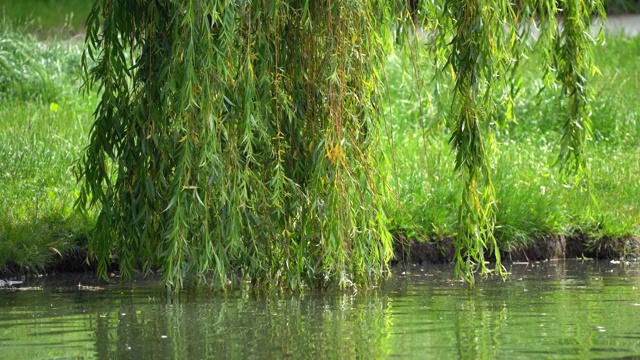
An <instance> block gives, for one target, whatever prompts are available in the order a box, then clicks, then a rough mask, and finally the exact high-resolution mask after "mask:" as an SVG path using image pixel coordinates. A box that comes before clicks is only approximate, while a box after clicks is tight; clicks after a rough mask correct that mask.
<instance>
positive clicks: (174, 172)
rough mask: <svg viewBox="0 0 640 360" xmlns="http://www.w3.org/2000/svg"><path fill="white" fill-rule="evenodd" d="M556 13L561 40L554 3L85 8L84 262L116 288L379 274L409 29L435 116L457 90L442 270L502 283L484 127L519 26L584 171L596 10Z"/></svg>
mask: <svg viewBox="0 0 640 360" xmlns="http://www.w3.org/2000/svg"><path fill="white" fill-rule="evenodd" d="M561 5H562V8H563V9H564V17H565V18H564V26H563V27H562V32H561V33H560V32H558V31H557V29H558V28H559V27H558V26H557V21H556V20H555V15H556V12H557V9H556V7H555V6H556V5H555V0H522V1H520V2H519V3H518V4H515V5H514V4H511V3H510V2H509V1H507V0H492V1H480V0H471V1H462V0H447V1H414V0H411V1H407V0H395V1H383V0H371V1H363V0H321V1H311V0H286V1H285V0H256V1H242V0H184V1H172V0H153V1H151V0H148V1H144V0H95V1H94V7H93V10H92V12H91V14H90V16H89V18H88V20H87V35H86V51H85V53H84V56H83V66H84V69H85V84H86V88H87V89H89V90H91V89H95V87H97V91H98V93H99V95H100V101H99V103H98V106H97V108H96V111H95V122H94V125H93V127H92V129H91V132H90V145H89V146H88V147H87V149H86V151H85V152H84V155H83V157H82V158H81V159H80V160H79V162H78V166H77V174H78V176H79V178H80V180H81V181H82V190H81V193H80V197H79V199H78V206H80V207H82V208H88V207H95V208H96V209H97V210H98V211H99V216H98V221H97V225H96V233H95V236H94V237H92V239H91V241H90V251H91V254H92V255H93V256H94V257H95V258H96V259H97V262H98V268H99V271H100V273H101V274H103V275H105V274H106V272H107V269H108V268H109V267H110V266H111V265H112V262H114V261H117V262H118V263H119V266H120V270H121V272H122V274H123V275H124V277H130V276H131V275H132V274H133V273H134V272H136V271H138V270H146V271H149V270H152V269H161V270H162V272H163V276H164V281H165V282H166V284H167V286H169V287H171V288H181V287H183V286H185V285H186V282H187V281H195V282H211V283H213V284H215V285H216V286H225V285H226V284H228V283H229V282H230V281H233V280H239V279H242V280H245V281H250V282H252V283H260V284H266V285H271V286H286V287H289V288H292V289H299V288H301V287H302V286H305V285H306V284H312V285H318V286H322V285H326V284H330V283H337V284H339V285H341V286H350V285H352V284H355V283H359V284H366V283H368V282H370V281H375V280H376V279H379V278H381V277H383V276H384V274H385V272H386V270H387V263H388V261H389V259H390V258H391V255H392V253H391V251H392V244H391V237H390V234H389V232H388V230H387V218H386V215H385V213H384V208H383V203H384V201H383V200H384V198H385V197H386V196H387V194H386V184H385V179H386V177H387V175H388V171H389V169H388V168H387V167H386V165H385V164H387V161H386V154H380V153H379V152H377V151H376V149H377V147H378V145H379V144H380V141H381V136H380V128H382V127H383V125H386V126H388V125H389V124H383V123H382V122H383V121H384V116H383V114H384V109H383V108H382V107H383V105H384V103H385V102H384V100H383V94H384V88H383V86H382V85H381V84H384V83H385V81H384V65H385V63H386V61H387V56H388V54H389V53H391V52H392V51H393V50H394V49H393V44H394V42H395V44H397V46H413V47H412V48H410V52H411V53H412V56H411V60H412V61H416V62H417V61H418V59H423V58H424V57H423V56H422V55H424V54H418V53H417V51H418V48H419V46H417V42H416V41H405V40H407V39H408V38H409V37H412V36H414V37H415V36H417V33H418V32H419V31H420V29H417V28H416V27H415V26H414V24H421V28H422V31H423V32H424V34H423V35H425V36H426V38H428V39H429V40H427V41H426V46H424V48H425V49H426V51H427V54H428V55H430V56H432V57H433V60H434V61H435V63H436V65H435V69H436V71H435V75H436V76H435V77H434V78H433V81H434V82H435V83H436V86H435V89H436V93H435V94H434V98H435V99H436V100H435V103H436V104H440V103H441V102H442V99H441V98H440V95H441V94H439V93H437V92H438V91H440V89H446V88H448V87H446V86H445V87H441V86H440V85H444V84H445V83H446V82H447V81H450V80H449V79H451V81H452V83H453V86H452V89H453V96H452V99H453V100H452V103H451V117H452V119H453V120H452V121H450V122H449V123H451V124H452V135H451V138H450V143H451V146H452V149H453V151H454V152H455V155H456V160H455V161H456V169H457V171H458V173H459V174H460V176H462V178H463V185H464V186H463V188H462V190H461V194H460V195H461V202H460V208H459V215H458V221H459V224H458V226H459V232H458V236H457V239H456V244H455V245H456V264H457V266H456V274H457V275H458V276H462V277H463V278H465V279H466V280H468V281H470V282H473V278H474V277H473V275H474V273H475V272H476V271H479V272H481V273H483V274H486V273H487V272H489V271H490V270H489V269H488V268H487V266H486V261H487V260H489V259H490V258H491V257H493V258H495V260H496V267H495V271H496V272H499V273H502V267H501V265H500V252H499V249H498V244H497V242H496V239H495V237H494V226H495V212H496V195H495V194H496V191H495V189H494V186H493V183H492V181H491V173H492V156H493V153H495V152H496V151H497V148H496V145H495V143H494V142H493V140H492V139H493V130H492V124H493V123H495V120H496V118H497V113H498V110H497V109H498V107H500V106H507V107H509V106H512V105H513V103H514V102H513V99H512V98H510V96H511V95H510V93H512V92H510V91H509V89H511V86H512V83H513V82H512V81H511V80H512V79H511V78H510V77H509V74H512V76H515V75H513V74H515V72H509V71H508V70H509V68H510V67H512V66H513V64H514V62H515V61H516V60H517V59H518V58H519V57H520V56H522V53H523V51H525V50H524V49H526V46H524V44H527V43H528V42H529V41H531V39H530V37H529V35H528V34H527V33H526V32H522V31H521V29H522V26H521V25H522V24H524V23H527V22H530V23H533V22H540V23H541V24H542V28H543V36H541V37H540V40H538V41H539V43H540V44H542V45H544V46H546V47H547V48H553V50H549V51H548V52H547V54H548V55H549V56H548V59H553V61H554V64H555V65H556V66H555V68H556V69H557V74H558V79H559V81H561V82H562V84H564V89H565V94H566V96H567V97H568V98H569V101H568V102H569V111H568V114H569V116H568V117H567V120H566V123H565V134H564V137H563V140H562V144H563V145H562V153H561V155H560V162H561V163H562V164H563V168H567V169H575V168H583V167H584V163H585V162H584V155H583V152H584V145H585V142H586V141H587V139H588V137H589V131H590V130H589V129H590V121H589V113H590V110H589V105H588V104H589V100H590V97H591V96H592V95H591V91H590V89H589V87H588V84H587V81H586V79H587V77H588V75H589V71H592V70H593V67H592V65H591V58H590V55H589V52H588V45H589V41H590V39H589V36H588V29H589V24H590V22H589V21H590V20H588V18H589V15H590V14H591V12H593V11H594V10H599V11H601V5H600V3H599V2H598V1H588V2H587V1H569V0H566V1H561ZM412 11H413V13H411V12H412ZM414 21H415V23H414ZM413 40H415V38H413ZM407 44H409V45H407ZM550 44H554V46H553V47H552V46H550ZM514 59H515V60H514ZM414 66H415V64H414ZM414 69H418V67H417V66H415V67H414ZM449 74H450V75H451V76H448V75H449ZM510 81H511V82H510ZM425 83H426V82H425ZM422 88H423V87H422V86H421V83H419V84H418V89H422ZM444 98H446V97H444ZM496 99H500V100H498V101H496ZM505 104H506V105H505ZM511 112H512V111H507V113H511ZM425 113H427V112H425ZM508 116H511V115H508ZM422 120H423V119H421V121H422ZM425 129H426V128H425ZM425 140H426V139H425Z"/></svg>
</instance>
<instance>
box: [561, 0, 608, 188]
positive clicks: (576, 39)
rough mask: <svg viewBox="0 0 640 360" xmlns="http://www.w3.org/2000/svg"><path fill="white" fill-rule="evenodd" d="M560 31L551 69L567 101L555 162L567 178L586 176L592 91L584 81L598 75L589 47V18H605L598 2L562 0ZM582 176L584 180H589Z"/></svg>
mask: <svg viewBox="0 0 640 360" xmlns="http://www.w3.org/2000/svg"><path fill="white" fill-rule="evenodd" d="M560 7H561V9H562V10H563V11H562V14H563V22H562V29H561V30H559V34H558V35H557V37H556V44H555V45H556V51H555V57H554V65H555V68H556V71H557V75H556V77H557V79H558V81H559V82H560V83H561V84H562V86H563V92H564V94H565V96H566V97H567V98H568V109H567V115H566V119H565V120H564V124H563V134H562V141H561V149H560V155H559V156H558V162H559V164H560V168H561V169H562V171H563V172H564V173H566V174H572V173H578V172H580V173H582V172H585V171H586V172H587V173H588V170H587V166H588V164H587V161H586V157H585V146H586V143H587V141H588V140H589V139H590V138H591V134H592V130H591V106H590V105H589V103H590V101H591V100H592V99H593V90H592V88H591V87H590V86H589V83H588V81H587V79H588V77H589V76H591V75H593V73H595V72H596V71H597V68H596V67H595V66H594V64H593V54H592V51H591V47H592V45H593V43H594V39H593V37H592V35H591V34H592V30H591V24H592V17H593V16H594V14H597V15H599V16H601V17H602V18H605V13H604V7H603V5H602V2H601V1H593V0H586V1H584V0H563V1H560ZM587 173H583V175H584V176H588V175H587Z"/></svg>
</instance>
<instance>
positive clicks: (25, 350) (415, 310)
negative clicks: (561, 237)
mask: <svg viewBox="0 0 640 360" xmlns="http://www.w3.org/2000/svg"><path fill="white" fill-rule="evenodd" d="M400 272H402V271H399V272H398V274H396V275H395V276H394V277H393V278H392V280H390V281H388V282H387V283H385V284H384V285H383V286H382V287H381V288H378V289H373V290H369V291H361V292H359V293H356V294H354V293H349V292H330V293H321V292H308V293H303V294H298V295H292V294H289V295H283V294H256V293H255V292H252V291H236V292H228V293H225V294H210V293H198V294H195V293H194V294H191V293H189V294H187V293H183V294H178V295H176V296H174V297H173V298H167V297H166V295H163V292H162V291H161V290H160V288H158V287H157V286H156V284H154V283H140V284H135V285H126V286H122V285H109V286H105V287H106V289H107V290H106V291H103V292H80V291H78V289H77V286H76V287H75V288H74V287H73V286H66V287H65V286H62V287H61V286H57V285H52V284H50V283H45V284H44V288H45V290H44V291H40V292H31V293H28V292H14V293H8V292H2V293H0V343H1V344H2V358H7V359H36V358H84V359H91V358H99V359H114V358H117V359H214V358H215V359H218V358H229V359H235V358H242V359H245V358H269V359H270V358H287V357H290V358H304V359H308V358H345V359H351V358H366V359H369V358H391V357H399V358H420V359H441V358H447V359H449V358H462V359H489V358H490V359H494V358H505V359H506V358H509V359H511V358H575V359H578V358H594V357H601V358H611V357H625V356H626V357H633V356H638V355H640V345H639V344H640V326H638V325H637V323H638V319H639V318H640V296H639V295H640V290H639V285H640V277H639V276H638V274H639V268H638V264H635V263H633V264H627V265H625V264H610V263H587V264H582V263H576V262H566V263H563V262H561V263H546V264H534V265H529V266H525V265H519V266H515V265H514V266H512V268H511V272H512V274H511V276H510V278H509V279H510V280H508V281H506V282H502V281H485V282H482V283H480V284H479V285H478V286H477V287H475V288H473V289H468V288H466V287H465V285H464V284H460V283H452V282H450V281H449V279H451V275H452V268H450V267H430V268H428V269H420V268H419V267H412V268H410V269H409V270H406V271H404V272H405V273H404V274H401V273H400ZM75 284H77V281H76V282H75Z"/></svg>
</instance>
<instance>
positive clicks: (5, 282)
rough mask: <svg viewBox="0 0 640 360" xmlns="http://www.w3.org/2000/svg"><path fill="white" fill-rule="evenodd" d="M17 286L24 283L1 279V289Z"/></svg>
mask: <svg viewBox="0 0 640 360" xmlns="http://www.w3.org/2000/svg"><path fill="white" fill-rule="evenodd" d="M16 285H22V281H13V280H1V279H0V287H6V286H16Z"/></svg>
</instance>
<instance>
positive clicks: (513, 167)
mask: <svg viewBox="0 0 640 360" xmlns="http://www.w3.org/2000/svg"><path fill="white" fill-rule="evenodd" d="M9 2H11V7H7V4H8V3H9ZM42 2H43V3H46V4H49V6H51V8H50V9H53V7H55V6H61V9H65V8H64V6H68V8H66V9H73V10H72V11H76V13H79V12H81V11H79V10H81V9H86V8H84V7H83V6H84V4H88V3H89V2H84V1H75V2H74V1H66V2H65V1H58V2H55V4H56V5H55V6H54V5H52V4H53V3H54V2H53V1H44V0H43V1H42ZM18 3H20V4H23V2H13V1H11V0H0V7H3V8H4V9H5V16H7V17H9V16H11V18H12V20H11V21H4V22H2V24H1V25H0V69H1V71H0V119H2V126H1V127H0V209H2V211H0V270H1V269H5V270H6V269H7V268H8V267H11V266H12V265H13V266H17V267H18V268H22V269H26V268H29V269H35V270H41V269H43V268H44V267H45V266H46V265H47V264H50V263H51V262H55V261H56V260H57V259H59V258H60V254H64V253H69V252H73V251H76V250H77V249H81V248H83V247H84V246H85V245H86V242H85V240H86V239H84V234H86V233H87V232H88V229H89V228H90V227H91V226H92V224H93V219H91V218H86V217H84V216H83V215H80V214H78V213H76V212H74V210H73V202H74V200H75V197H76V194H77V191H78V186H77V184H76V181H75V178H74V177H73V174H72V166H73V164H74V161H75V160H76V159H77V158H78V157H79V155H80V152H81V150H82V149H83V147H84V146H86V144H87V134H88V129H89V127H90V125H91V123H92V116H91V114H92V112H93V109H94V108H95V104H96V98H95V97H93V96H86V95H81V94H80V93H79V92H78V87H79V85H80V83H79V81H78V77H79V75H80V67H79V59H80V54H81V44H78V43H77V42H68V41H58V40H47V41H40V40H38V38H37V37H36V36H33V35H26V34H33V31H34V28H33V27H26V28H25V27H22V28H16V25H15V21H14V20H15V19H22V17H21V16H27V15H25V14H31V15H29V16H39V17H41V18H42V19H44V18H47V21H49V17H48V16H44V14H48V13H47V12H46V11H45V10H43V8H40V7H34V6H29V7H27V6H23V7H20V6H22V5H20V6H18V5H15V4H18ZM24 3H26V2H24ZM79 4H80V5H79ZM87 6H88V5H87ZM20 9H22V10H20ZM29 9H32V10H29ZM44 9H47V7H46V6H45V7H44ZM27 10H29V11H32V12H28V11H27ZM38 11H41V12H40V15H38V14H37V13H36V12H38ZM60 11H62V12H64V11H67V12H69V11H71V10H60ZM52 12H53V10H52ZM52 16H53V15H52ZM25 18H26V17H25ZM42 19H41V20H40V21H41V22H40V23H39V25H38V29H40V30H38V31H36V35H40V34H41V31H53V30H55V29H59V28H60V27H59V26H58V25H57V24H60V23H61V20H60V19H61V17H59V16H58V20H51V23H48V22H47V23H44V22H43V20H42ZM74 19H76V20H74V21H78V19H77V18H76V17H74ZM32 24H35V23H32ZM77 24H78V23H76V25H73V26H79V25H77ZM30 26H33V25H30ZM52 29H53V30H52ZM76 29H77V27H76ZM40 39H41V37H40ZM638 54H640V37H637V38H625V37H621V36H610V37H609V38H608V40H607V43H606V44H605V45H602V46H599V47H598V48H597V49H596V63H597V64H598V66H599V68H600V70H601V72H602V74H603V75H602V76H595V77H594V79H593V83H594V86H595V89H596V93H597V99H596V101H595V102H594V104H593V121H594V129H595V130H594V136H593V141H591V142H590V144H589V149H588V151H589V157H590V158H591V168H592V176H591V181H592V190H591V193H588V192H587V191H585V189H584V187H583V186H580V184H576V183H575V181H573V180H570V179H569V180H567V179H562V178H560V177H559V176H558V171H557V170H558V169H557V168H556V167H554V166H553V162H554V160H555V158H556V155H557V154H558V142H559V139H560V137H559V134H560V133H559V132H560V128H561V116H560V115H561V114H562V108H561V107H560V105H559V104H561V100H559V98H558V93H559V91H558V90H557V89H553V88H549V89H546V90H545V91H543V92H542V93H541V96H538V92H539V90H540V88H541V87H542V83H541V81H539V80H537V79H538V78H539V76H540V73H539V72H538V71H537V70H532V69H534V68H535V66H533V64H535V56H533V57H532V59H531V60H530V63H528V64H524V65H523V67H522V68H523V69H526V70H525V73H524V75H523V79H524V81H523V84H524V85H523V87H522V90H521V96H520V97H519V98H518V99H517V103H516V107H515V111H516V116H517V119H518V122H517V123H514V122H510V123H505V124H498V126H497V128H496V129H497V132H496V135H497V136H496V140H497V144H498V148H497V149H498V151H497V152H496V157H495V174H494V183H495V187H496V189H497V198H498V213H497V225H498V227H497V229H496V231H497V237H498V240H499V242H500V246H501V247H502V248H503V249H509V248H511V247H514V246H519V245H522V244H527V243H529V242H532V241H533V240H535V239H537V238H539V237H543V236H548V235H575V234H581V235H586V236H588V238H589V239H590V240H589V241H590V242H591V244H592V245H593V246H594V247H597V246H601V245H603V244H606V243H607V242H610V241H613V240H617V239H626V238H630V237H636V238H637V237H638V236H639V234H640V191H639V190H640V171H639V170H640V153H639V152H638V151H637V148H638V146H639V145H640V144H639V142H640V119H639V115H638V105H637V94H638V93H640V68H639V67H640V61H639V60H640V59H638ZM427 71H428V70H427ZM388 72H389V87H390V96H389V105H390V106H391V109H392V112H391V114H390V115H389V122H388V124H387V125H386V130H385V132H386V133H387V134H389V139H390V140H392V142H390V144H392V145H388V146H387V148H386V149H385V150H386V151H387V152H388V153H390V154H393V156H392V160H393V166H394V169H395V173H394V174H393V175H392V176H391V177H390V182H389V184H390V186H391V187H392V190H393V193H394V195H395V196H394V197H393V198H391V199H389V201H388V204H387V210H388V213H389V215H390V217H391V221H392V227H393V229H394V231H395V232H396V233H397V234H400V233H401V234H404V235H407V236H408V237H410V238H415V239H419V240H422V241H425V240H429V239H430V240H433V239H443V238H448V237H452V236H454V235H455V232H456V218H457V204H458V201H459V195H458V194H459V190H460V186H461V184H460V181H459V179H458V178H457V177H456V175H455V172H454V170H453V156H452V154H451V152H450V147H449V144H448V139H449V130H448V129H447V126H446V121H443V122H441V123H440V122H438V121H437V120H438V119H446V117H447V108H446V107H444V108H442V109H441V111H438V108H437V107H436V106H434V104H435V99H433V98H430V97H429V96H427V95H426V94H424V95H423V97H422V98H421V99H419V98H418V97H417V96H416V94H417V91H416V85H415V84H416V83H415V82H414V81H413V79H412V76H411V75H412V71H411V70H406V67H404V66H403V64H402V62H401V61H400V60H399V59H397V58H396V59H392V60H391V61H390V62H389V65H388ZM425 88H428V86H426V85H425ZM418 100H421V101H422V109H421V108H420V102H419V101H418ZM421 122H424V123H425V126H422V125H421ZM434 124H440V125H439V126H434ZM426 130H427V131H426ZM425 133H428V136H427V137H426V138H425V137H424V136H423V135H424V134H425ZM425 139H426V140H425ZM591 195H592V196H593V197H594V198H595V199H596V200H597V205H594V204H593V202H592V201H591V197H590V196H591Z"/></svg>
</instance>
